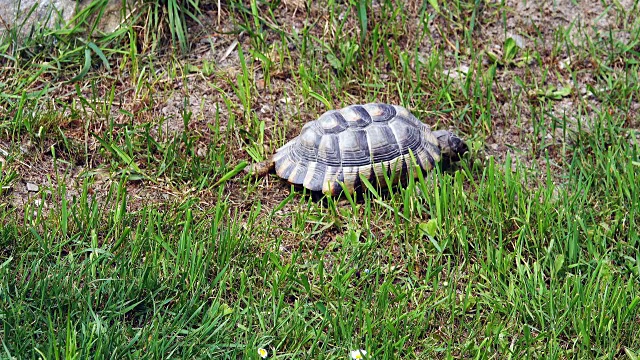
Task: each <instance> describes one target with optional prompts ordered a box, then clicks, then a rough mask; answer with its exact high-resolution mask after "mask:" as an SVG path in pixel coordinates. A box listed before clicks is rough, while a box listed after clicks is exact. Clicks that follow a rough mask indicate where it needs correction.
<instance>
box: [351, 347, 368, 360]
mask: <svg viewBox="0 0 640 360" xmlns="http://www.w3.org/2000/svg"><path fill="white" fill-rule="evenodd" d="M349 355H350V356H351V358H352V359H353V360H361V359H364V357H365V355H367V352H366V351H365V350H362V349H360V350H353V351H352V352H350V353H349Z"/></svg>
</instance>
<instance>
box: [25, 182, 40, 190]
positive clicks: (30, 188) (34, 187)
mask: <svg viewBox="0 0 640 360" xmlns="http://www.w3.org/2000/svg"><path fill="white" fill-rule="evenodd" d="M38 190H39V188H38V185H36V184H32V183H27V191H30V192H38Z"/></svg>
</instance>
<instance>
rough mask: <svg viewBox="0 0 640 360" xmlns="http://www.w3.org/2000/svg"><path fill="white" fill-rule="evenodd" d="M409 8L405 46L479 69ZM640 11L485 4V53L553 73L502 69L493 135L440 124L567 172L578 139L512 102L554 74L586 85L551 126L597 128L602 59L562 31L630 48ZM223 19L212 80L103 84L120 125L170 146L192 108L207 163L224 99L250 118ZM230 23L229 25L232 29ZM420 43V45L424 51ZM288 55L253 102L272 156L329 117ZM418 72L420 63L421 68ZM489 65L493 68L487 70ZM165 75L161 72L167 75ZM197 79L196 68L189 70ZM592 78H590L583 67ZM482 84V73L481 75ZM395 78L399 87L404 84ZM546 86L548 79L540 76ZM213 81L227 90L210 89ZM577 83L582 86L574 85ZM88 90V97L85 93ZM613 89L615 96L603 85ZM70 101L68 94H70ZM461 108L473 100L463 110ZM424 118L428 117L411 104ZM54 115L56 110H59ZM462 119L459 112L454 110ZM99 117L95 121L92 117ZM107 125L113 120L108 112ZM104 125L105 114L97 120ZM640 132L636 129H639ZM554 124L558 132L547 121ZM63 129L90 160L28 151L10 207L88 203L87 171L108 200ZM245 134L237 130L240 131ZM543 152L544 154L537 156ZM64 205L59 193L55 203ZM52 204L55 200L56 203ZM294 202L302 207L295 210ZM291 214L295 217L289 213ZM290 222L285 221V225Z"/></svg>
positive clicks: (243, 42) (282, 14) (449, 35)
mask: <svg viewBox="0 0 640 360" xmlns="http://www.w3.org/2000/svg"><path fill="white" fill-rule="evenodd" d="M404 4H405V9H407V13H408V14H409V21H408V26H407V28H408V30H409V31H408V33H406V34H402V35H401V36H400V38H399V39H398V40H397V41H398V42H399V43H400V44H402V46H404V47H405V48H406V49H407V50H409V51H411V49H415V48H419V49H421V52H422V53H423V54H424V56H425V57H427V56H428V54H430V53H432V52H434V51H442V52H443V53H444V57H445V64H444V65H445V67H446V68H445V69H443V73H442V74H440V76H442V77H446V76H450V74H451V73H452V72H453V71H454V70H456V69H461V68H462V69H468V68H469V67H474V66H475V67H474V69H477V68H478V67H477V66H476V64H474V63H473V61H472V60H471V59H469V57H468V56H467V55H466V52H465V50H464V48H463V47H461V48H460V49H456V46H455V45H454V44H464V39H463V29H461V28H456V27H455V24H453V23H451V22H450V21H448V20H446V19H444V18H443V17H442V16H436V17H435V18H434V20H433V21H431V22H430V23H429V24H428V26H429V30H430V33H431V36H428V37H424V38H423V39H422V40H421V43H420V44H416V42H417V41H420V40H419V38H418V37H417V36H416V34H417V33H418V31H419V26H421V25H420V24H419V19H418V18H417V14H418V9H419V7H420V6H422V2H421V1H406V2H404ZM634 8H635V9H637V8H638V4H637V2H634V1H632V0H621V1H618V2H616V4H615V5H614V4H612V5H609V6H606V7H605V5H603V4H602V3H601V2H579V3H578V4H574V2H573V1H571V0H561V1H526V2H524V1H507V9H508V11H506V12H500V13H498V12H496V11H495V10H494V7H492V6H491V3H488V4H485V5H484V7H483V8H482V9H481V11H479V12H478V17H477V23H476V27H475V30H474V38H475V39H476V43H475V44H474V45H475V46H476V47H478V48H480V49H484V50H487V51H494V52H498V53H499V52H500V50H501V47H502V44H503V42H504V40H505V38H506V37H512V38H513V39H515V40H516V42H517V43H518V45H519V47H520V48H521V53H523V52H526V51H530V52H532V53H533V52H537V53H539V54H540V59H541V60H542V66H539V65H538V64H536V63H533V64H530V65H528V66H525V67H515V66H504V67H501V68H499V69H498V70H497V73H496V79H497V80H496V82H495V84H494V92H495V96H496V100H497V106H496V107H495V108H494V113H493V115H492V127H491V129H490V130H488V131H487V133H486V134H474V133H469V132H468V131H469V130H470V129H469V128H465V127H464V126H458V125H460V124H458V123H457V122H456V120H454V119H453V118H452V117H450V116H446V115H443V116H439V118H438V119H439V121H441V122H442V124H441V125H442V126H446V127H454V128H458V131H460V132H461V133H462V134H463V136H465V137H467V138H469V139H473V140H474V141H480V143H481V144H482V148H483V153H484V155H483V156H494V157H495V158H496V159H497V160H498V161H504V160H505V158H506V155H507V154H511V156H513V157H515V158H517V159H518V160H519V161H521V162H523V163H524V164H528V165H530V166H532V167H533V166H534V165H538V166H539V167H541V168H544V166H543V165H544V162H545V154H544V152H542V151H540V149H543V148H544V149H546V150H547V151H549V154H550V157H551V159H552V160H553V161H554V162H555V165H556V166H555V170H556V171H557V172H561V171H562V168H563V166H564V165H565V164H564V163H563V157H562V156H561V155H562V154H561V149H562V148H563V143H564V142H565V141H569V142H570V141H571V139H570V138H569V139H567V138H566V137H564V136H563V134H562V133H561V131H560V129H556V130H555V132H547V133H536V132H535V129H534V125H533V122H534V121H538V119H537V118H536V116H538V117H539V114H532V112H531V109H534V108H536V107H534V106H532V105H531V102H535V101H538V100H537V99H536V98H535V96H534V97H533V98H531V97H529V96H522V97H521V101H517V102H514V101H513V98H512V96H514V94H518V93H520V92H526V91H529V90H531V89H523V88H522V86H520V85H519V83H518V82H517V81H516V79H517V78H519V79H524V80H525V81H531V82H535V81H537V80H536V78H537V79H542V76H541V74H542V73H543V72H544V73H545V80H544V83H537V84H536V86H537V87H541V88H543V87H547V86H556V87H562V86H566V85H567V84H575V89H574V91H573V93H572V95H571V96H567V97H562V98H561V99H559V100H558V101H553V102H549V103H548V104H549V107H548V110H549V114H547V115H548V116H547V118H546V120H545V121H547V122H549V121H551V120H550V119H551V118H552V117H553V116H555V117H557V118H562V117H566V118H568V119H572V120H573V123H577V122H578V121H579V122H581V124H582V126H585V125H586V126H587V127H588V125H589V124H590V122H591V120H590V117H591V116H594V115H593V114H594V113H596V112H597V111H598V109H599V106H600V104H599V102H598V101H597V100H596V98H595V97H594V96H593V95H592V94H591V93H589V92H588V90H587V86H588V85H589V86H596V85H597V79H594V78H593V77H592V75H591V74H592V72H591V71H589V69H592V68H593V67H595V66H596V65H597V63H596V62H597V61H598V59H597V54H594V56H593V57H586V56H585V55H584V54H585V53H588V50H585V52H582V53H581V52H570V51H569V50H568V47H566V46H564V47H560V49H561V50H560V51H558V50H557V49H558V46H556V44H557V42H558V41H565V40H562V39H556V38H554V36H556V35H555V34H556V29H558V28H559V27H563V28H565V29H569V28H570V29H571V30H570V31H569V34H570V39H571V41H572V42H573V44H574V45H575V46H576V47H578V48H579V47H580V46H584V48H585V49H586V48H587V47H588V43H589V41H593V39H597V38H608V37H609V36H612V37H613V38H614V39H617V40H619V41H622V42H624V41H627V40H628V39H629V37H630V34H629V33H628V32H626V31H625V30H623V29H624V21H630V18H629V17H628V16H626V15H625V11H626V12H630V11H631V10H632V9H634ZM372 9H373V14H372V15H371V18H372V21H373V22H375V21H376V19H380V18H382V17H384V16H386V14H382V13H381V10H380V6H379V4H377V2H375V1H374V2H373V6H372ZM222 11H223V12H222V14H218V13H217V7H216V6H214V5H213V4H212V5H211V6H204V13H205V15H206V16H205V18H204V25H205V26H204V27H200V26H196V25H193V29H192V30H193V31H192V32H191V34H192V36H193V35H195V34H197V35H196V36H194V39H192V40H193V41H194V44H195V45H194V46H193V49H192V52H191V54H190V55H189V57H188V59H187V60H186V61H185V63H189V64H190V65H192V66H198V67H202V66H204V65H203V64H206V63H209V64H213V65H212V66H213V71H212V72H211V74H207V75H204V74H203V73H201V72H196V73H192V74H187V75H185V76H183V77H182V78H179V77H178V78H177V79H175V80H172V79H171V78H170V77H169V76H163V77H162V78H161V80H160V82H158V83H156V84H154V88H153V89H152V91H151V90H146V91H145V92H143V93H138V94H135V93H134V92H133V91H132V89H131V88H130V87H129V86H128V85H127V84H126V82H123V81H122V80H119V79H116V78H105V79H104V83H103V84H101V85H102V86H101V88H100V91H103V95H106V94H107V90H108V89H109V88H110V87H111V85H112V84H113V83H116V85H117V87H118V89H119V93H118V96H117V98H118V99H120V101H119V102H118V103H116V104H115V106H113V107H112V108H111V109H110V116H112V117H113V118H114V119H115V122H116V123H121V124H122V123H128V122H134V123H136V124H143V123H151V124H153V126H152V129H153V130H152V132H151V133H152V135H153V136H155V137H157V140H158V141H163V140H165V141H166V139H168V138H169V137H170V136H172V135H175V134H180V133H182V132H183V131H184V130H185V128H184V122H183V120H182V114H183V112H184V111H189V112H191V113H192V120H191V122H190V123H189V124H188V126H189V130H191V131H194V132H196V133H198V134H199V135H200V140H199V144H198V145H197V151H196V152H197V154H199V155H204V154H205V153H206V151H207V150H206V149H207V147H208V145H209V142H210V141H212V139H213V134H212V130H211V128H210V127H209V125H212V124H214V122H215V120H214V119H216V118H218V119H219V123H216V124H215V126H218V127H219V130H220V132H225V131H228V130H231V129H227V125H228V119H229V116H230V115H231V114H229V113H228V108H227V106H225V102H224V97H226V98H227V99H228V100H230V101H231V102H232V103H233V104H235V105H234V106H233V107H232V108H231V110H232V111H234V112H235V114H233V115H234V116H236V117H237V118H241V117H242V114H243V111H244V109H243V108H242V106H241V105H240V104H241V101H240V99H238V97H237V96H236V95H235V94H234V91H233V89H232V88H231V85H230V82H229V81H228V80H230V79H232V81H235V77H236V75H237V74H240V73H241V72H242V68H241V66H240V63H239V57H238V53H237V51H236V49H237V48H240V47H241V48H243V49H244V51H245V53H247V49H249V48H250V47H251V44H250V41H251V39H250V38H249V36H248V35H247V34H245V33H240V34H239V35H238V34H237V33H234V32H233V31H232V30H234V29H236V24H234V23H232V22H229V21H228V19H231V18H232V17H231V16H230V14H229V13H228V9H225V8H224V7H223V9H222ZM275 15H276V20H277V22H278V24H279V26H280V28H281V29H282V30H283V31H285V32H292V31H294V30H296V31H299V30H300V29H302V28H304V27H305V24H309V23H310V19H319V21H318V22H317V23H316V25H315V26H313V27H311V28H310V33H311V34H312V35H314V36H317V37H325V38H326V37H331V36H334V33H335V29H334V24H331V23H330V22H329V21H328V14H327V11H326V9H324V8H323V7H322V6H319V5H317V4H316V3H315V2H314V5H313V6H312V7H311V8H310V9H306V8H305V6H304V5H303V4H302V3H296V2H287V1H285V2H283V6H281V7H279V8H278V9H277V12H276V14H275ZM219 17H220V18H221V19H222V23H220V24H218V23H217V19H218V18H219ZM225 19H226V20H227V21H225ZM346 27H348V28H349V29H350V30H349V31H353V32H355V33H357V32H359V25H358V21H357V19H355V18H354V19H353V20H352V21H351V20H350V21H348V22H347V25H346ZM267 34H268V37H267V39H266V40H265V41H266V43H267V44H269V45H270V46H271V47H272V48H274V49H275V46H273V45H274V44H276V43H278V42H280V41H281V38H280V37H279V35H278V34H277V33H276V32H267ZM416 45H417V46H416ZM288 49H289V55H288V56H289V57H290V58H289V59H286V60H285V61H281V60H282V59H279V54H278V53H277V52H276V51H273V52H272V53H271V54H269V56H270V57H271V58H270V60H271V61H273V63H274V64H276V67H275V69H272V71H271V74H270V77H271V80H270V83H269V84H266V85H265V79H264V74H263V72H262V71H261V69H260V67H259V66H256V67H255V69H254V71H253V72H252V75H253V79H252V81H253V82H254V85H255V87H256V89H257V90H258V91H257V96H256V97H255V98H254V99H252V109H251V110H253V111H255V112H256V114H258V116H259V117H260V118H261V119H264V120H265V145H267V147H268V149H267V152H269V151H273V149H275V148H276V147H278V146H279V145H281V144H280V143H277V142H276V141H278V140H277V137H276V136H275V133H276V131H282V127H283V126H286V129H285V130H284V131H285V134H286V138H291V137H293V136H295V135H296V134H297V132H298V131H299V129H300V127H301V126H302V125H303V124H304V123H305V122H306V121H309V120H312V119H313V118H315V117H316V116H318V115H320V114H321V113H322V112H323V111H324V109H323V107H322V105H321V104H320V103H319V102H316V101H306V100H305V98H304V97H303V96H302V91H301V89H300V88H298V84H297V82H296V81H294V79H295V78H296V77H297V76H298V74H297V73H296V72H297V71H298V66H297V65H298V63H299V62H300V61H304V59H302V58H301V55H300V52H299V49H298V48H297V45H296V44H289V45H288ZM324 65H325V66H326V68H327V71H330V66H329V64H324ZM414 65H415V64H414ZM480 68H481V69H485V70H486V68H487V66H486V64H485V65H483V66H482V67H480ZM570 68H572V69H580V70H581V71H576V72H575V73H576V74H577V77H576V78H575V79H571V78H570V74H571V72H570V70H569V69H570ZM164 70H166V69H162V71H164ZM182 70H183V71H185V72H186V73H188V70H187V69H186V68H185V69H182ZM582 70H583V71H582ZM473 72H476V74H475V76H482V75H483V74H482V73H477V70H471V73H473ZM394 80H396V79H389V81H394ZM540 81H541V80H540ZM211 83H214V84H216V85H217V88H212V86H211V85H210V84H211ZM572 86H574V85H572ZM84 89H85V91H86V92H87V93H89V89H88V88H87V87H85V88H84ZM348 90H349V91H347V94H346V95H345V97H344V98H335V99H330V101H332V102H334V105H335V106H339V105H340V104H345V103H355V102H362V101H364V95H366V94H365V93H363V92H361V91H360V90H359V86H358V84H357V83H356V84H353V87H352V88H350V89H348ZM603 90H606V89H603ZM61 93H66V94H72V92H65V91H61ZM62 96H64V95H62ZM66 96H67V97H68V100H69V102H70V101H72V98H73V95H66ZM377 100H378V101H382V102H389V103H398V102H399V101H400V98H399V96H398V94H395V93H392V92H388V93H382V94H381V95H380V97H379V98H378V99H377ZM459 106H460V107H461V108H462V107H464V104H461V103H459ZM409 107H410V109H411V110H413V111H416V114H417V115H418V117H420V111H421V110H422V109H418V108H412V107H411V106H409ZM638 108H639V106H638V103H637V102H636V103H635V104H634V107H633V109H634V113H632V114H627V116H628V117H629V119H630V121H637V120H633V119H637V111H638ZM121 110H126V111H128V112H130V113H132V114H133V115H134V116H133V118H132V119H131V118H128V117H126V116H124V115H123V113H122V112H121ZM54 111H55V109H52V112H54ZM454 114H455V112H454ZM89 115H90V114H89ZM101 115H102V116H103V118H106V117H108V116H107V115H108V114H101ZM95 118H96V119H97V118H98V117H97V116H96V117H95ZM631 125H634V124H631ZM637 125H638V124H637V123H636V124H635V126H637ZM89 128H90V129H89V130H90V131H95V132H97V133H101V132H104V131H105V129H106V124H105V121H104V120H102V121H101V120H96V121H95V122H92V123H90V124H89ZM546 128H547V129H548V128H551V126H549V124H548V123H547V126H546ZM62 129H63V130H64V131H65V135H66V137H67V138H68V139H70V141H73V142H74V143H75V144H76V146H77V147H78V153H79V154H81V153H82V151H84V149H87V150H88V151H89V154H90V156H89V157H88V158H85V157H84V156H80V155H78V156H73V154H66V155H64V156H65V157H63V158H62V159H60V158H59V160H58V161H57V162H56V163H54V160H53V156H52V155H53V154H52V152H51V150H50V149H51V147H52V146H53V148H54V149H55V147H56V146H57V145H58V144H56V142H55V141H48V142H44V143H42V144H32V143H29V142H25V141H23V142H22V145H21V147H20V152H21V154H19V155H18V158H19V159H20V163H19V164H20V165H19V166H18V168H17V171H18V174H19V181H16V182H14V183H13V185H12V188H11V191H10V193H9V196H8V199H7V200H6V201H7V202H8V204H9V205H10V206H13V207H15V208H16V209H18V211H22V209H24V208H25V205H27V204H34V202H35V201H37V202H35V205H42V206H44V207H45V208H46V207H47V206H51V203H55V200H54V199H51V196H49V197H47V196H45V200H44V202H42V200H41V199H42V195H41V194H42V192H43V191H45V192H46V191H48V190H47V189H55V188H57V187H58V186H59V185H60V184H59V183H58V182H64V183H65V184H66V188H67V194H66V196H67V198H69V199H71V198H73V197H78V196H79V194H80V192H81V190H82V183H83V181H84V177H83V176H82V175H83V174H85V175H86V174H87V172H92V173H95V176H93V177H91V180H87V181H89V183H90V185H89V188H90V192H91V193H93V194H95V195H96V196H97V199H98V200H99V199H100V198H101V197H104V196H105V194H106V192H107V191H108V189H109V188H110V186H111V185H113V184H114V183H115V182H117V181H119V179H118V178H115V177H113V176H109V174H108V173H106V172H105V170H104V167H105V165H106V164H107V160H106V159H105V158H104V157H103V156H102V154H101V152H100V151H99V143H98V142H97V141H96V140H95V139H92V138H91V137H88V136H86V132H85V131H84V130H82V129H81V128H78V122H77V120H69V121H63V127H62ZM235 130H237V129H235ZM228 145H229V146H228V147H227V149H226V151H227V153H228V154H231V156H230V157H231V158H232V159H234V161H236V162H237V161H240V160H250V159H249V156H248V155H247V153H246V149H245V148H244V146H243V142H242V141H235V142H233V144H228ZM534 147H536V148H534ZM0 148H3V149H10V148H11V146H10V144H9V143H8V142H7V141H5V142H0ZM246 186H247V185H246V182H245V181H244V180H243V179H242V177H241V176H238V177H236V179H234V180H232V181H230V182H229V183H228V184H227V185H226V190H225V192H224V194H225V195H224V196H225V197H227V198H228V199H229V200H230V201H232V202H233V203H234V204H236V205H237V206H238V207H239V208H247V207H250V206H251V205H250V203H251V202H252V201H254V200H255V199H254V198H252V199H248V198H247V195H246V192H245V191H243V189H245V188H246ZM257 186H258V187H259V191H257V192H255V193H254V194H253V195H252V196H256V194H257V196H258V197H260V201H261V202H262V204H263V206H265V207H270V208H274V207H275V206H276V205H277V204H278V203H280V202H281V201H282V200H283V199H284V198H286V196H288V194H289V191H290V190H289V189H290V188H289V186H288V185H287V184H284V183H283V182H279V181H277V180H275V179H270V178H266V179H262V180H259V181H258V185H257ZM128 192H129V194H130V195H131V196H132V201H130V202H129V206H130V208H131V210H135V209H136V208H140V207H141V206H143V205H144V204H147V203H150V202H151V203H174V202H180V201H182V200H183V199H184V196H185V195H187V194H190V193H193V192H194V189H193V187H192V184H188V183H180V184H177V185H176V184H172V183H171V181H170V179H168V180H167V181H159V182H158V183H150V182H146V181H131V182H129V184H128ZM198 195H199V196H200V198H201V199H202V200H201V201H202V203H203V205H206V204H211V203H213V202H214V201H216V200H215V199H216V196H217V194H216V193H214V192H211V191H203V192H200V193H198ZM54 198H55V197H54ZM48 199H51V200H48ZM287 206H288V207H289V206H294V205H287ZM285 210H286V209H285ZM283 226H286V224H283Z"/></svg>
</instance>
